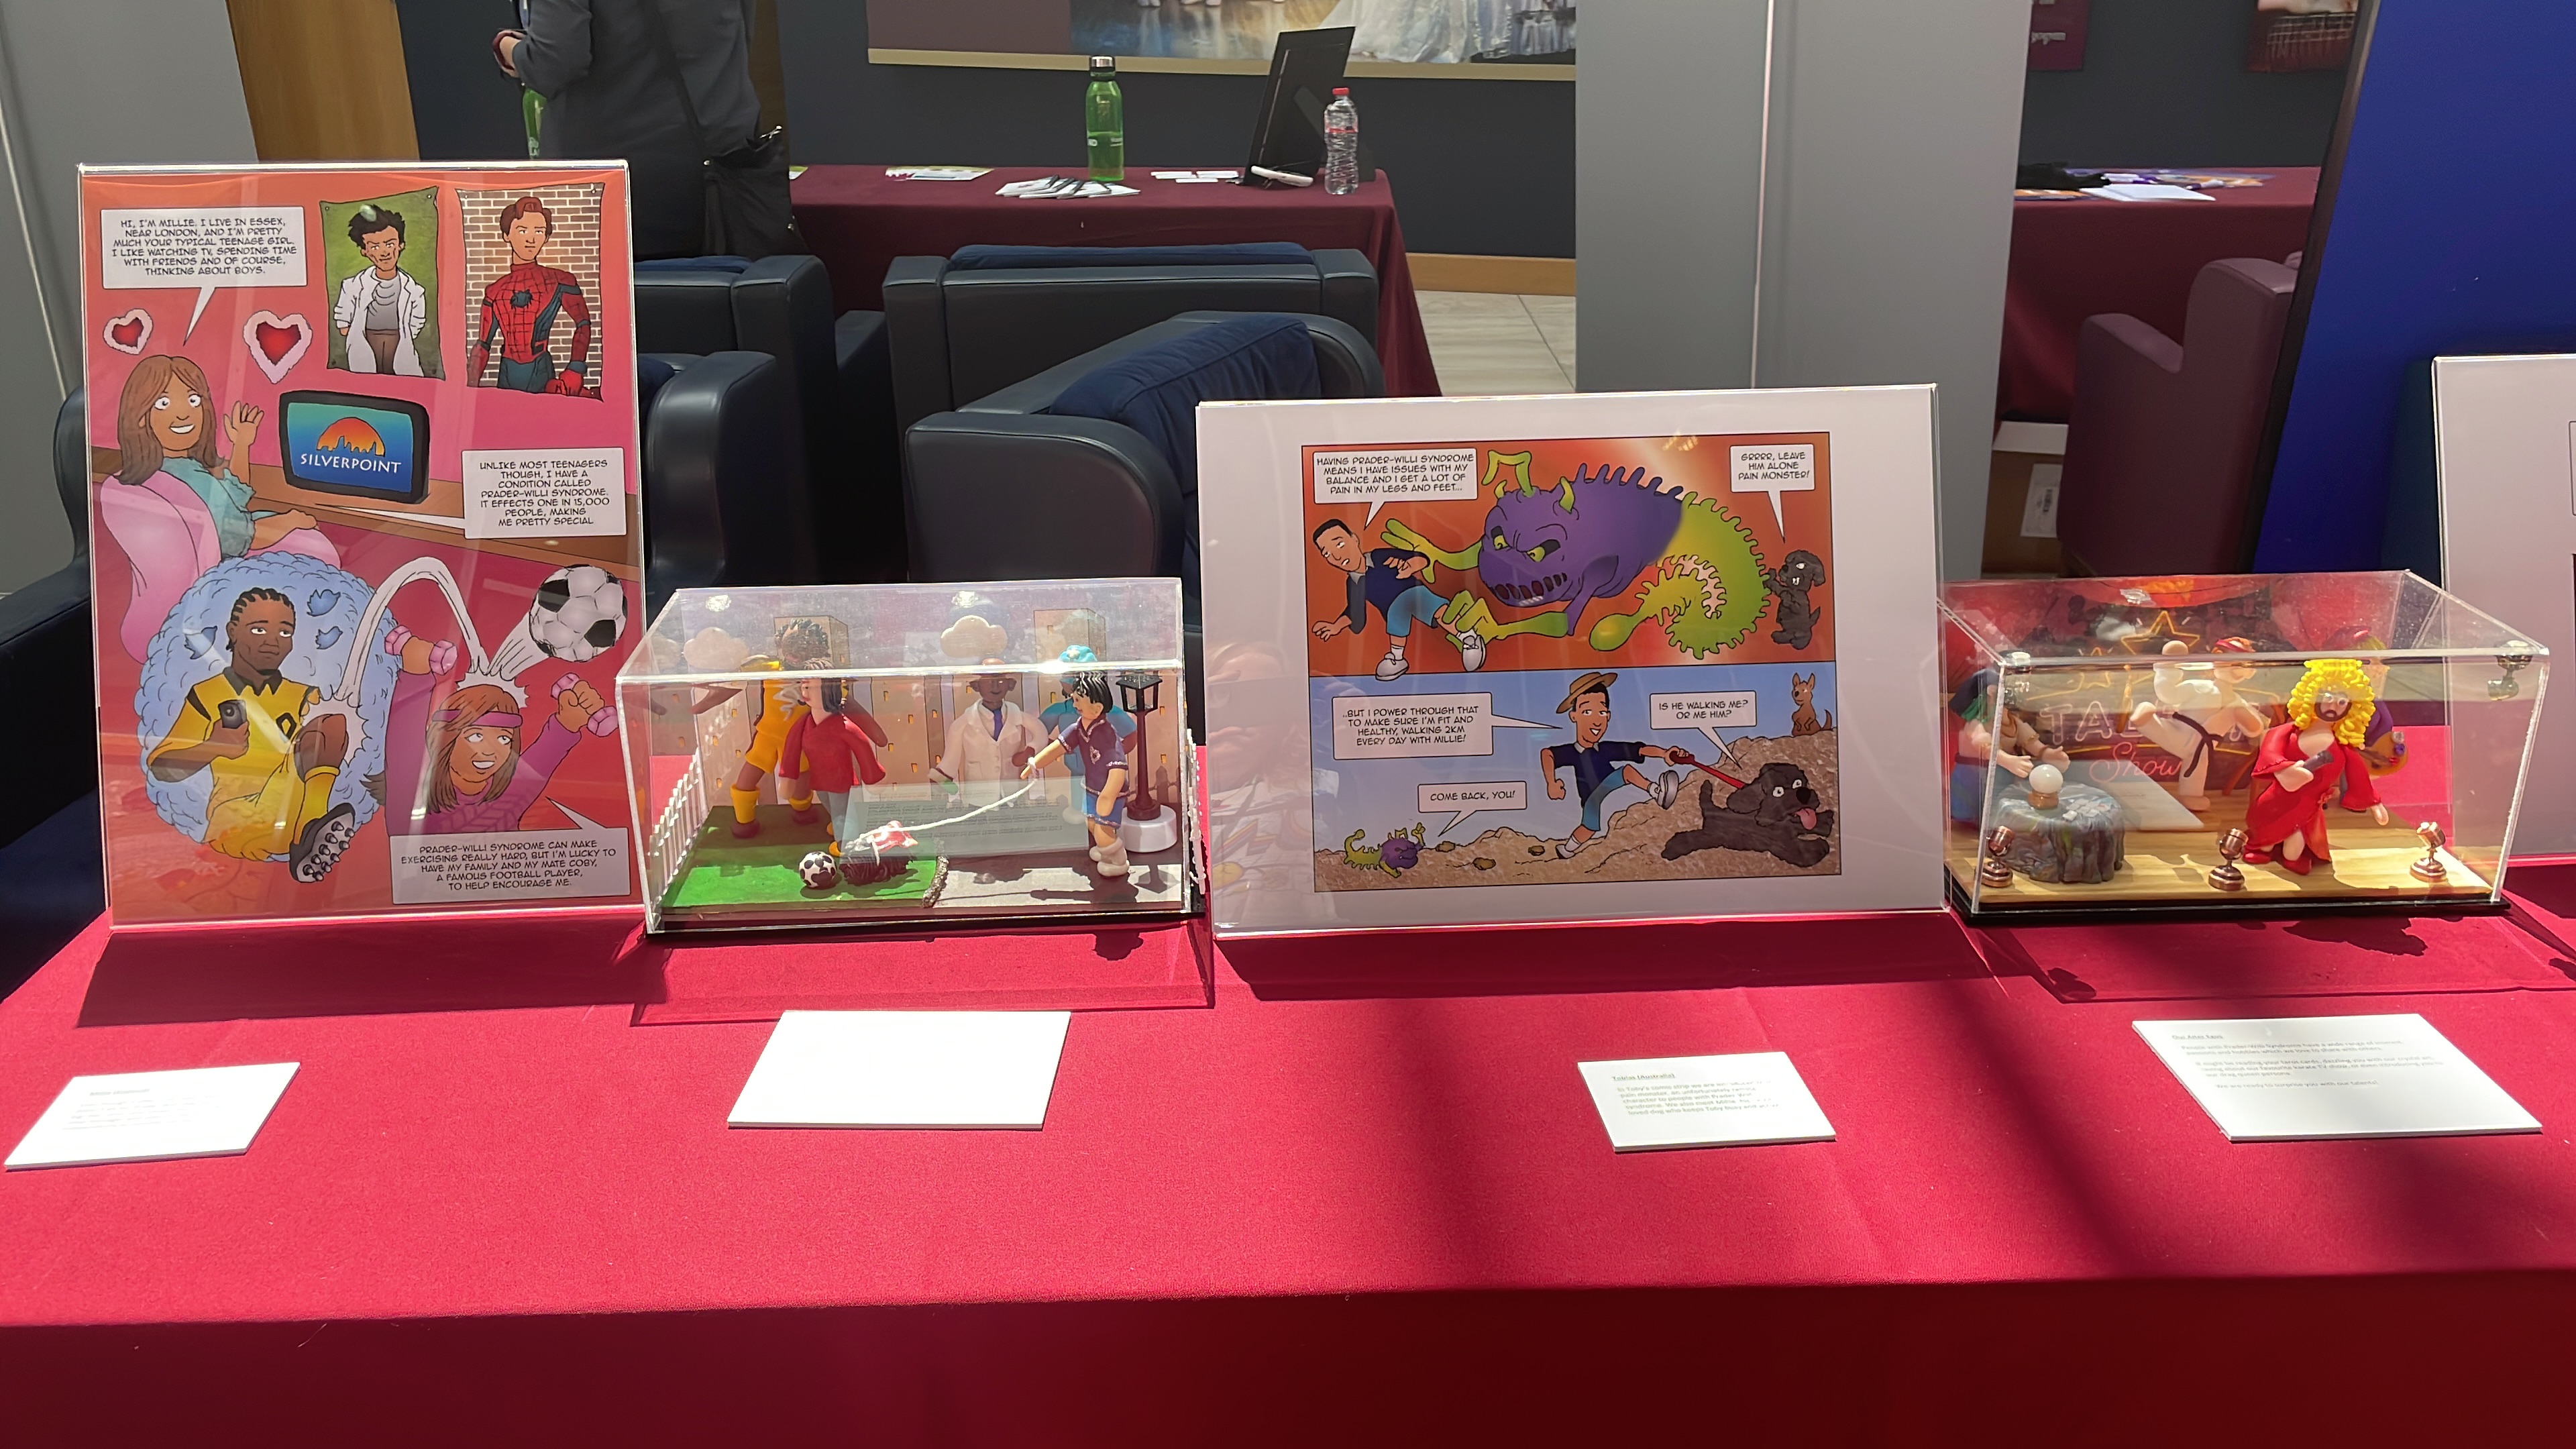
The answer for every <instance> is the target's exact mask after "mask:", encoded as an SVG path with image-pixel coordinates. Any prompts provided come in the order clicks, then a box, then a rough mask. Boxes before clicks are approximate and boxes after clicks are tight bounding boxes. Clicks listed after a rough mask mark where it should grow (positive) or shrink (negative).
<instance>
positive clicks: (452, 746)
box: [384, 624, 617, 835]
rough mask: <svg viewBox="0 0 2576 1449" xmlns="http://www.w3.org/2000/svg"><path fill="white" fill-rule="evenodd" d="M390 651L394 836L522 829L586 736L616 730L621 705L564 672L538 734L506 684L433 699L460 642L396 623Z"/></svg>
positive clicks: (389, 822) (390, 824)
mask: <svg viewBox="0 0 2576 1449" xmlns="http://www.w3.org/2000/svg"><path fill="white" fill-rule="evenodd" d="M384 649H385V652H386V653H388V654H392V655H396V656H398V657H399V658H400V659H401V660H402V670H403V672H402V677H401V679H400V680H398V681H397V682H396V683H395V685H394V698H393V708H392V710H391V714H390V718H389V719H388V721H387V723H386V726H385V728H386V735H385V782H386V785H387V787H388V794H387V797H386V806H387V812H386V827H385V828H386V829H387V830H389V831H390V832H392V833H393V834H396V835H453V834H457V833H460V832H464V831H476V830H516V829H518V828H519V822H520V818H521V817H523V816H525V815H526V814H527V813H528V809H529V807H530V806H533V805H535V804H536V803H537V797H539V796H541V795H543V794H544V793H545V791H546V785H547V782H549V781H550V780H552V779H553V778H554V773H555V771H556V770H557V769H558V768H560V767H561V766H562V765H563V762H564V757H565V756H567V755H569V754H571V753H572V747H573V746H575V745H577V744H579V743H581V737H582V736H583V735H584V734H585V733H587V734H595V735H605V734H608V733H611V732H613V731H614V730H615V729H616V728H617V711H616V709H615V708H613V707H612V706H610V705H609V704H608V703H607V702H606V701H605V700H603V699H602V698H601V697H600V694H599V691H598V690H596V689H594V688H592V687H591V686H590V685H588V684H585V683H583V682H582V681H581V680H580V679H579V678H578V677H576V676H573V675H570V674H567V675H565V676H564V677H563V679H562V680H560V681H558V682H557V684H556V685H555V689H554V707H553V709H552V710H551V711H549V712H548V713H547V714H546V715H545V717H544V719H543V721H542V722H541V723H539V724H537V725H536V726H535V728H534V730H533V738H532V737H531V735H532V732H531V730H530V728H529V723H528V720H527V717H526V715H525V713H524V706H522V705H521V703H520V702H519V698H518V696H517V695H516V694H514V693H512V692H511V691H510V690H508V689H506V688H503V687H502V686H501V685H498V684H493V683H486V682H473V683H468V684H465V685H464V686H462V687H460V688H458V689H456V690H454V691H452V692H450V693H449V694H448V695H447V697H446V698H445V699H444V700H441V699H438V698H437V697H436V696H437V678H438V676H439V675H441V674H445V673H446V672H448V671H449V670H451V669H453V668H455V666H456V646H455V645H453V644H450V643H446V642H444V641H438V642H433V641H431V640H428V639H423V638H420V637H419V636H417V635H415V634H413V633H412V632H411V631H410V630H409V629H406V628H404V627H402V626H401V625H399V624H397V625H395V626H394V629H393V632H392V633H391V634H390V635H388V636H386V639H385V643H384ZM433 704H435V705H436V706H437V708H436V709H435V710H433V709H432V708H431V706H432V705H433Z"/></svg>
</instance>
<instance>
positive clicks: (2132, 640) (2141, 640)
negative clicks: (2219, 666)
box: [2120, 609, 2200, 654]
mask: <svg viewBox="0 0 2576 1449" xmlns="http://www.w3.org/2000/svg"><path fill="white" fill-rule="evenodd" d="M2173 639H2179V640H2181V641H2182V642H2183V644H2184V646H2185V647H2187V648H2191V649H2197V648H2199V647H2200V636H2199V635H2198V634H2186V633H2183V632H2182V631H2181V630H2179V629H2176V628H2175V627H2174V619H2173V611H2172V610H2171V609H2158V610H2157V611H2156V617H2155V621H2154V622H2153V623H2150V624H2149V625H2147V627H2145V628H2144V629H2141V630H2139V631H2138V632H2137V633H2135V634H2130V635H2127V636H2125V637H2124V638H2122V639H2121V640H2120V647H2121V648H2123V649H2126V650H2128V651H2129V652H2130V653H2132V654H2161V653H2163V652H2164V647H2165V644H2166V642H2167V641H2168V640H2173ZM2150 645H2152V646H2154V647H2152V648H2150V647H2148V646H2150Z"/></svg>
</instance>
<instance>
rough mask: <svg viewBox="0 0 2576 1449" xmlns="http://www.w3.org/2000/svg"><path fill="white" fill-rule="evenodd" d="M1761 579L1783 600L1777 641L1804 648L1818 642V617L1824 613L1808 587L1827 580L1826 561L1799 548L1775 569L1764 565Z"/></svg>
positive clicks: (1774, 635) (1774, 633)
mask: <svg viewBox="0 0 2576 1449" xmlns="http://www.w3.org/2000/svg"><path fill="white" fill-rule="evenodd" d="M1762 582H1764V583H1766V584H1768V585H1770V586H1771V592H1772V593H1773V594H1774V595H1776V596H1778V598H1779V600H1780V612H1779V614H1778V615H1777V616H1775V617H1776V621H1777V622H1778V624H1779V625H1780V627H1779V628H1777V629H1774V630H1772V631H1771V639H1772V642H1773V643H1776V644H1786V645H1788V646H1789V647H1790V648H1792V649H1804V648H1806V647H1807V646H1808V645H1810V644H1813V643H1814V642H1816V620H1818V619H1820V618H1822V617H1824V611H1823V610H1821V609H1819V608H1817V607H1816V604H1815V601H1814V600H1813V599H1810V598H1808V597H1807V591H1808V590H1809V589H1814V588H1821V587H1823V585H1824V582H1825V561H1824V560H1823V559H1820V558H1818V557H1816V556H1815V555H1814V554H1811V553H1809V552H1807V551H1806V550H1805V549H1803V548H1802V549H1799V550H1798V551H1797V552H1795V553H1792V554H1790V555H1789V556H1788V558H1786V559H1784V560H1782V561H1781V564H1780V566H1779V567H1778V568H1776V569H1764V570H1763V571H1762Z"/></svg>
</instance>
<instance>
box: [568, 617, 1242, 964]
mask: <svg viewBox="0 0 2576 1449" xmlns="http://www.w3.org/2000/svg"><path fill="white" fill-rule="evenodd" d="M1180 637H1181V631H1180V600H1179V595H1178V592H1177V589H1176V587H1175V586H1174V585H1173V584H1172V583H1171V582H1170V581H1169V580H1152V579H1118V580H1088V581H1085V580H1075V581H1063V582H1048V583H1015V584H990V585H966V586H960V585H912V584H894V585H863V586H830V587H826V586H812V587H801V588H746V589H706V590H696V589H692V590H682V591H680V592H679V593H677V594H675V595H673V597H672V598H671V600H670V602H669V603H668V604H666V605H665V606H664V608H663V610H662V613H661V615H660V617H659V618H657V619H656V620H655V621H654V625H653V628H652V630H651V633H650V635H649V636H648V638H647V640H646V642H645V647H644V648H643V649H641V650H639V651H638V653H637V655H636V657H635V660H634V662H633V663H631V664H630V665H629V666H628V668H627V670H626V671H625V672H624V673H622V674H621V675H620V676H619V680H618V686H619V690H618V707H619V709H620V711H621V712H622V714H623V717H624V718H625V720H626V721H627V722H628V728H629V729H631V730H632V731H633V733H632V734H630V735H629V736H628V737H627V738H628V741H629V751H628V771H629V778H630V784H631V786H632V788H633V790H634V793H635V795H636V804H637V808H638V811H639V814H638V818H639V819H641V820H645V821H649V822H652V823H651V826H650V828H649V830H647V831H646V832H645V839H644V841H643V849H642V852H641V853H642V856H643V859H644V873H645V885H646V898H647V901H648V911H647V924H648V927H649V928H650V929H652V930H654V931H657V932H672V931H688V930H704V929H739V928H746V927H779V926H827V925H860V924H870V923H918V922H932V921H971V920H975V919H1010V918H1018V917H1045V916H1109V917H1125V916H1152V915H1161V914H1184V913H1186V912H1188V911H1189V910H1191V909H1193V901H1194V898H1195V891H1196V883H1195V882H1194V880H1193V879H1192V876H1191V872H1190V866H1189V860H1190V855H1191V850H1192V843H1191V842H1190V841H1189V840H1188V838H1187V837H1188V836H1189V834H1190V832H1189V830H1188V828H1187V827H1188V825H1189V821H1188V819H1187V817H1186V814H1185V811H1184V805H1185V803H1186V802H1187V801H1188V800H1189V799H1190V798H1191V796H1192V793H1193V787H1192V786H1191V785H1190V783H1189V780H1190V763H1189V760H1190V754H1189V737H1188V726H1187V722H1186V720H1185V719H1184V718H1183V715H1184V711H1185V702H1184V698H1183V693H1184V692H1183V689H1182V666H1181V658H1180Z"/></svg>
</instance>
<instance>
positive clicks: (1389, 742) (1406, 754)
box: [1333, 694, 1557, 760]
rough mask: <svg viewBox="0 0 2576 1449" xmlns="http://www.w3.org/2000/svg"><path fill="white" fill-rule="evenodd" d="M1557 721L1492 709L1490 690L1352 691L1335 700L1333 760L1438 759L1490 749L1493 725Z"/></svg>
mask: <svg viewBox="0 0 2576 1449" xmlns="http://www.w3.org/2000/svg"><path fill="white" fill-rule="evenodd" d="M1498 725H1499V726H1502V727H1503V728H1506V729H1521V730H1545V729H1555V728H1557V726H1555V725H1546V724H1539V723H1537V722H1536V721H1533V720H1525V719H1509V718H1506V717H1504V716H1502V715H1498V714H1496V713H1494V697H1493V696H1492V695H1490V694H1407V695H1395V696H1383V695H1366V694H1353V695H1344V696H1342V697H1341V698H1339V699H1336V700H1334V701H1333V758H1334V759H1336V760H1440V759H1451V758H1455V757H1458V756H1463V755H1490V754H1492V753H1493V752H1494V729H1495V727H1496V726H1498Z"/></svg>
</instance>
